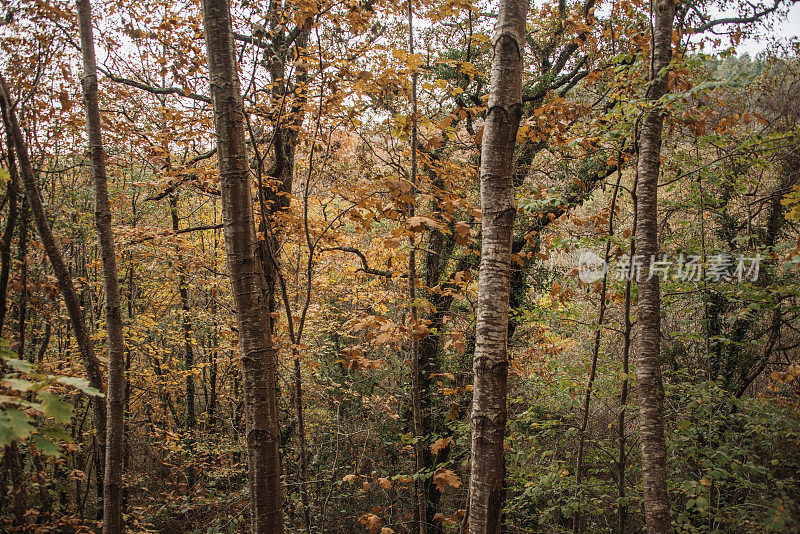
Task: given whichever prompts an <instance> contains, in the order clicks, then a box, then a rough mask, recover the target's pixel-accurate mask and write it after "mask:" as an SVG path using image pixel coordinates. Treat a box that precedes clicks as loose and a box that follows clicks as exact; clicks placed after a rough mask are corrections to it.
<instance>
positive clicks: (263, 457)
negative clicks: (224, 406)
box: [203, 0, 283, 534]
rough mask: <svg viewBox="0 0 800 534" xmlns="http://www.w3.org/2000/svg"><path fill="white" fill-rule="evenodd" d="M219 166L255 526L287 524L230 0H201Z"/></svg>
mask: <svg viewBox="0 0 800 534" xmlns="http://www.w3.org/2000/svg"><path fill="white" fill-rule="evenodd" d="M203 25H204V28H205V39H206V50H207V53H208V66H209V74H210V86H211V99H212V102H213V106H214V126H215V129H216V134H217V154H218V161H219V170H220V180H221V184H220V192H221V197H222V216H223V221H224V226H225V251H226V256H227V259H228V269H229V270H230V276H231V286H232V288H233V298H234V304H235V306H236V320H237V324H238V327H239V345H240V350H241V361H242V375H243V378H244V397H245V405H246V409H247V417H246V420H247V452H248V454H247V459H248V481H249V486H250V511H251V531H252V532H253V533H254V534H267V533H269V534H281V533H282V532H283V511H282V500H283V495H282V489H281V464H280V451H279V436H280V433H279V428H278V405H277V395H276V375H277V370H276V348H275V347H274V346H273V344H272V339H271V337H270V336H269V333H270V332H271V331H272V324H271V323H272V318H271V317H270V316H269V315H268V314H267V313H265V311H266V309H267V306H266V303H265V302H263V299H264V295H265V291H264V290H265V279H264V273H263V271H262V268H261V264H260V263H259V262H258V261H257V258H256V254H255V250H256V240H255V227H254V224H253V205H252V196H251V192H250V178H249V165H248V160H247V150H246V147H245V136H244V105H243V102H242V94H241V87H240V84H239V74H238V71H237V64H236V58H235V56H234V47H233V36H232V30H231V16H230V7H229V4H228V1H227V0H203Z"/></svg>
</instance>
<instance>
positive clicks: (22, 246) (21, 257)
mask: <svg viewBox="0 0 800 534" xmlns="http://www.w3.org/2000/svg"><path fill="white" fill-rule="evenodd" d="M27 204H28V203H27V201H25V200H23V201H22V209H21V212H22V213H21V214H20V221H19V238H18V240H19V241H18V243H17V263H19V284H20V290H19V303H18V304H17V321H18V325H17V343H18V345H17V354H19V357H20V358H22V359H23V360H24V359H25V321H26V319H27V315H28V263H27V261H26V260H27V257H28V221H29V220H30V213H29V211H28V205H27ZM31 361H32V360H31Z"/></svg>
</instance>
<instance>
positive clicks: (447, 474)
mask: <svg viewBox="0 0 800 534" xmlns="http://www.w3.org/2000/svg"><path fill="white" fill-rule="evenodd" d="M433 483H434V484H436V487H437V488H438V490H439V491H444V489H445V488H446V487H447V486H452V487H454V488H458V487H460V486H461V479H460V478H458V475H457V474H455V473H454V472H453V471H451V470H450V469H443V468H441V467H440V468H439V469H437V470H436V473H435V474H434V475H433Z"/></svg>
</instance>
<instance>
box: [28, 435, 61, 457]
mask: <svg viewBox="0 0 800 534" xmlns="http://www.w3.org/2000/svg"><path fill="white" fill-rule="evenodd" d="M33 442H34V443H35V444H36V448H37V449H39V450H40V451H42V452H43V453H45V454H46V455H47V456H55V457H60V456H61V447H59V446H58V445H56V444H55V443H53V442H52V441H50V440H49V439H47V438H46V437H44V436H42V435H41V434H34V436H33Z"/></svg>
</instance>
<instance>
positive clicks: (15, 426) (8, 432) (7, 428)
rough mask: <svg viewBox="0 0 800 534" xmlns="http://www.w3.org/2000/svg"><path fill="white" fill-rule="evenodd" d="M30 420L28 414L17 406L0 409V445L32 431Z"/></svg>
mask: <svg viewBox="0 0 800 534" xmlns="http://www.w3.org/2000/svg"><path fill="white" fill-rule="evenodd" d="M32 422H33V419H31V418H30V416H28V414H26V413H25V412H23V411H22V410H19V409H17V408H9V409H7V410H2V411H0V445H10V444H11V442H12V441H14V440H17V439H22V438H25V437H27V436H28V435H29V434H30V433H31V432H33V425H32V424H31V423H32Z"/></svg>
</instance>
